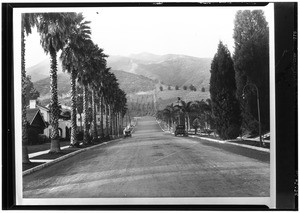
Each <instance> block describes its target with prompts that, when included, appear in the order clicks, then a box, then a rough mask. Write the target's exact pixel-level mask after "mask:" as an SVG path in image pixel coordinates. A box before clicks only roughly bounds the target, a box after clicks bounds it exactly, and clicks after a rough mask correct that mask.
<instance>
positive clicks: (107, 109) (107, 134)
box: [105, 103, 110, 137]
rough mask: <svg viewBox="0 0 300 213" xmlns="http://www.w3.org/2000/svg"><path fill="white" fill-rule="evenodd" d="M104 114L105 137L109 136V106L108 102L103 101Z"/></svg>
mask: <svg viewBox="0 0 300 213" xmlns="http://www.w3.org/2000/svg"><path fill="white" fill-rule="evenodd" d="M105 115H106V119H105V123H106V125H105V134H106V137H109V133H110V127H109V107H108V104H107V103H105Z"/></svg>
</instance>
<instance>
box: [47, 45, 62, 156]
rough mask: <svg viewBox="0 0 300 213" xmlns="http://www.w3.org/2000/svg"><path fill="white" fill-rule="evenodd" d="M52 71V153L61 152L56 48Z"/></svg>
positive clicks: (53, 55) (51, 53)
mask: <svg viewBox="0 0 300 213" xmlns="http://www.w3.org/2000/svg"><path fill="white" fill-rule="evenodd" d="M50 57H51V69H50V92H51V102H50V105H51V110H50V113H51V126H52V130H51V146H50V151H49V152H50V153H58V152H60V151H61V150H60V143H59V133H58V118H59V107H58V97H57V60H56V51H55V50H54V48H51V49H50Z"/></svg>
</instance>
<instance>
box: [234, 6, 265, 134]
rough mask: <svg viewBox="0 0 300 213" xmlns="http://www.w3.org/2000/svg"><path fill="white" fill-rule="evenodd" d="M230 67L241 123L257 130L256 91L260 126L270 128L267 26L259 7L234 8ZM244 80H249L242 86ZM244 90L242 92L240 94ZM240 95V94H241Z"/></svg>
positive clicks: (256, 131)
mask: <svg viewBox="0 0 300 213" xmlns="http://www.w3.org/2000/svg"><path fill="white" fill-rule="evenodd" d="M233 38H234V43H235V50H234V56H233V61H234V68H235V72H236V74H235V75H236V85H237V97H238V99H239V101H240V103H241V110H242V117H243V123H242V127H243V129H245V130H248V131H250V132H252V133H254V134H255V133H258V109H257V95H256V89H255V87H254V86H253V84H254V85H255V86H256V87H257V88H258V91H259V96H260V98H261V99H260V112H261V113H260V114H261V123H262V129H263V130H269V128H270V112H269V110H270V101H269V97H270V95H269V85H270V84H269V28H268V23H267V22H266V19H265V17H264V13H263V11H262V10H253V11H250V10H243V11H238V12H237V13H236V16H235V21H234V35H233ZM247 84H252V86H251V85H249V86H247V87H245V85H247ZM244 88H245V89H244ZM243 92H245V96H243V95H242V94H243ZM243 97H244V98H243Z"/></svg>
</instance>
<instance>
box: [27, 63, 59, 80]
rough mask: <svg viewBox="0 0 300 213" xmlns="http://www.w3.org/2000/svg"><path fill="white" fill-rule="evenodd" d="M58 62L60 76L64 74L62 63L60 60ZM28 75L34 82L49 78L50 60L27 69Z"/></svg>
mask: <svg viewBox="0 0 300 213" xmlns="http://www.w3.org/2000/svg"><path fill="white" fill-rule="evenodd" d="M57 62H58V65H57V69H58V71H57V73H58V74H60V73H62V68H61V62H60V60H57ZM26 73H27V75H30V76H31V81H32V82H36V81H38V80H42V79H45V78H47V77H48V76H49V73H50V59H45V60H43V61H42V62H40V63H38V64H36V65H34V66H32V67H29V68H27V69H26Z"/></svg>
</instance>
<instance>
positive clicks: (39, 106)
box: [36, 104, 50, 111]
mask: <svg viewBox="0 0 300 213" xmlns="http://www.w3.org/2000/svg"><path fill="white" fill-rule="evenodd" d="M36 106H37V107H38V108H43V109H45V110H47V111H50V109H49V108H47V107H45V106H41V105H39V104H37V105H36Z"/></svg>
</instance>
